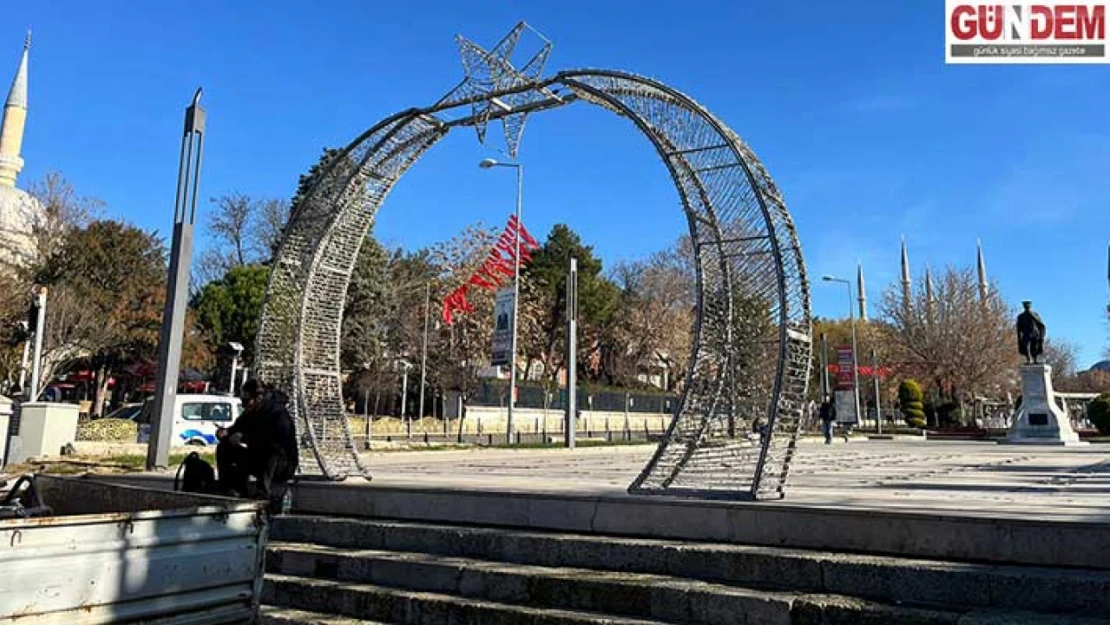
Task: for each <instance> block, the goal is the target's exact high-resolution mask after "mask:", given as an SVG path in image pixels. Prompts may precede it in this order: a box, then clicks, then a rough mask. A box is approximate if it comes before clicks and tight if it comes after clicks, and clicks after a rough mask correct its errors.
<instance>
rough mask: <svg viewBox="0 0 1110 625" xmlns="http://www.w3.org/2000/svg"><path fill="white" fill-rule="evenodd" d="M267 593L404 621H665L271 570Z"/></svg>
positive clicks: (650, 624)
mask: <svg viewBox="0 0 1110 625" xmlns="http://www.w3.org/2000/svg"><path fill="white" fill-rule="evenodd" d="M262 596H263V601H264V602H265V603H267V604H269V605H279V606H286V607H292V608H297V609H299V610H311V611H315V612H328V613H335V614H340V615H346V616H351V617H356V618H369V619H377V620H384V621H388V622H392V623H403V624H405V625H443V624H445V623H449V624H450V625H664V624H663V623H660V622H659V621H645V620H639V619H629V618H621V617H613V616H606V615H603V614H592V613H589V612H576V611H572V610H552V609H542V608H535V607H530V606H523V605H510V604H504V603H497V602H493V601H483V600H478V599H468V598H464V597H454V596H451V595H444V594H439V593H430V592H419V591H412V590H402V589H398V588H388V587H384V586H376V585H373V584H355V583H349V582H338V581H333V580H321V579H310V578H305V577H295V576H289V575H277V574H270V575H267V576H266V583H265V585H264V586H263V591H262Z"/></svg>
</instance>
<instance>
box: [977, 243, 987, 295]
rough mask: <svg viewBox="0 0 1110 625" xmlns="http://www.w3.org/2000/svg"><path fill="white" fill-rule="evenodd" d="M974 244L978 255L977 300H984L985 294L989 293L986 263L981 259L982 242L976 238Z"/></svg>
mask: <svg viewBox="0 0 1110 625" xmlns="http://www.w3.org/2000/svg"><path fill="white" fill-rule="evenodd" d="M975 245H976V248H977V253H978V256H979V258H978V265H979V267H978V268H979V300H980V301H983V302H985V301H987V295H989V294H990V284H989V283H988V282H987V263H985V262H984V261H983V242H982V241H981V240H978V239H977V240H976V242H975Z"/></svg>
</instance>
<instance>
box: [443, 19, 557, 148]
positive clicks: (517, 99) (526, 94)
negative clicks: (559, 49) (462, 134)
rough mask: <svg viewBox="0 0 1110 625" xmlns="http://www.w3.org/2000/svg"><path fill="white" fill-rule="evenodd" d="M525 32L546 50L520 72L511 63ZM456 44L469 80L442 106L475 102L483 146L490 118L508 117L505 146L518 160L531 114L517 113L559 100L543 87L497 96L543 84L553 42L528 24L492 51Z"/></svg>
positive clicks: (468, 43) (462, 41) (465, 41)
mask: <svg viewBox="0 0 1110 625" xmlns="http://www.w3.org/2000/svg"><path fill="white" fill-rule="evenodd" d="M525 30H529V31H531V32H532V33H534V34H535V35H536V36H537V37H539V38H540V39H541V40H542V41H543V46H542V47H541V48H540V50H539V52H536V54H535V55H533V56H532V58H531V59H529V60H528V62H527V63H525V64H524V66H523V67H522V68H520V69H517V68H516V67H515V66H514V65H513V64H512V60H511V59H512V56H513V51H514V50H515V49H516V45H517V43H518V42H519V41H520V36H521V34H523V33H524V31H525ZM455 41H456V42H458V44H459V53H460V54H461V55H462V62H463V71H464V72H465V79H464V80H463V82H462V84H460V85H459V86H458V87H456V88H455V89H454V90H452V91H451V93H449V94H447V96H445V97H444V99H443V100H442V102H461V101H465V100H468V99H471V98H474V101H473V102H472V103H471V110H472V112H473V117H474V129H475V130H476V131H477V132H478V141H479V142H481V143H483V144H484V143H485V141H486V127H487V126H488V125H489V120H490V117H492V116H493V115H494V114H495V113H504V114H503V115H502V116H501V124H502V129H503V131H504V134H505V144H506V146H507V147H508V149H509V155H510V156H511V157H513V158H516V155H517V149H518V148H519V147H520V137H521V135H522V134H523V133H524V121H525V119H526V118H527V117H528V113H526V112H519V113H514V112H513V111H516V110H518V109H520V108H521V107H522V106H526V105H529V104H533V103H535V102H540V101H543V100H545V99H548V98H554V97H557V96H555V95H554V94H553V93H551V92H550V91H549V90H548V89H546V88H542V87H537V88H535V89H527V90H524V91H520V92H517V93H511V94H503V95H500V96H496V95H493V94H497V93H499V92H502V91H505V90H507V89H515V88H518V87H526V86H528V85H533V84H537V83H539V81H540V77H541V76H542V75H543V67H544V64H545V63H546V62H547V57H548V55H549V54H551V42H550V41H548V40H547V38H545V37H544V36H543V35H541V34H539V33H538V32H537V31H536V30H535V29H533V28H531V27H530V26H528V24H526V23H524V22H520V23H519V24H517V25H516V26H515V27H513V29H512V30H511V31H509V34H507V35H505V36H504V37H503V38H502V39H501V41H499V42H498V43H497V45H495V46H494V47H493V48H491V49H490V50H488V51H487V50H485V49H483V48H482V47H481V46H479V45H478V44H476V43H474V42H473V41H470V40H469V39H467V38H466V37H463V36H462V35H458V36H456V37H455Z"/></svg>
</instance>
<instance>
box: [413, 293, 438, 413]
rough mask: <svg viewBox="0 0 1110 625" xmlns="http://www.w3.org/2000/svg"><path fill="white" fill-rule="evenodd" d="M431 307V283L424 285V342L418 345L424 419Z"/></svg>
mask: <svg viewBox="0 0 1110 625" xmlns="http://www.w3.org/2000/svg"><path fill="white" fill-rule="evenodd" d="M431 307H432V283H431V282H429V283H427V284H426V285H424V340H423V342H422V343H421V345H420V414H418V415H417V418H419V419H423V418H424V382H425V380H426V379H427V377H428V310H429V309H431ZM435 411H436V409H435V403H434V402H433V403H432V416H433V417H434V416H435Z"/></svg>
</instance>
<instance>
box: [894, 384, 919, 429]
mask: <svg viewBox="0 0 1110 625" xmlns="http://www.w3.org/2000/svg"><path fill="white" fill-rule="evenodd" d="M898 405H899V406H900V407H901V409H902V414H903V415H904V416H905V418H906V424H907V425H909V426H910V427H914V428H922V427H925V393H923V392H922V391H921V385H920V384H918V383H917V382H915V381H913V380H903V381H902V383H901V384H899V385H898Z"/></svg>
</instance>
